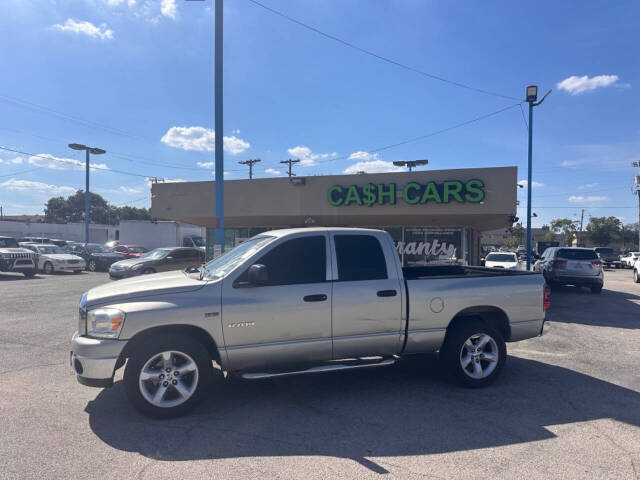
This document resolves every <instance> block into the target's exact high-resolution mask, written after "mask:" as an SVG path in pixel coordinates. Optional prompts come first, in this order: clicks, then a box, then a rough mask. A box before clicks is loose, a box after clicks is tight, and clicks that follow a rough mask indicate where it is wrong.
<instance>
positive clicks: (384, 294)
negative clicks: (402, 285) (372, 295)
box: [378, 290, 398, 297]
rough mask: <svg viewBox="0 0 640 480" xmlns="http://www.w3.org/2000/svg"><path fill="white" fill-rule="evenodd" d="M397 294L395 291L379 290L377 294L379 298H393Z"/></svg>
mask: <svg viewBox="0 0 640 480" xmlns="http://www.w3.org/2000/svg"><path fill="white" fill-rule="evenodd" d="M397 294H398V292H397V291H396V290H380V291H379V292H378V296H379V297H395V296H396V295H397Z"/></svg>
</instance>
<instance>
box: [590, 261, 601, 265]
mask: <svg viewBox="0 0 640 480" xmlns="http://www.w3.org/2000/svg"><path fill="white" fill-rule="evenodd" d="M591 265H597V266H601V265H602V262H601V261H600V260H591Z"/></svg>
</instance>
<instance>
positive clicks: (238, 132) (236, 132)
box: [231, 129, 240, 135]
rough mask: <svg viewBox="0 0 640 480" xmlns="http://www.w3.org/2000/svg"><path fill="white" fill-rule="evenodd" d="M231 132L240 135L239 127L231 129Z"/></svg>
mask: <svg viewBox="0 0 640 480" xmlns="http://www.w3.org/2000/svg"><path fill="white" fill-rule="evenodd" d="M231 133H232V134H234V135H240V129H235V130H231Z"/></svg>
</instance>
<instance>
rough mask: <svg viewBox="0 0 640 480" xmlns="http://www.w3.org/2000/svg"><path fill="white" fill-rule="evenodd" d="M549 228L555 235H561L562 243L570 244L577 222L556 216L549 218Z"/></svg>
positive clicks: (573, 237) (574, 234) (574, 236)
mask: <svg viewBox="0 0 640 480" xmlns="http://www.w3.org/2000/svg"><path fill="white" fill-rule="evenodd" d="M551 230H552V231H553V233H555V234H557V235H562V243H563V244H564V245H569V246H570V245H571V244H572V243H573V240H574V239H575V238H576V232H577V230H578V222H577V221H576V220H571V219H570V218H556V219H555V220H551Z"/></svg>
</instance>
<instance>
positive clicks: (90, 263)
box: [87, 260, 98, 272]
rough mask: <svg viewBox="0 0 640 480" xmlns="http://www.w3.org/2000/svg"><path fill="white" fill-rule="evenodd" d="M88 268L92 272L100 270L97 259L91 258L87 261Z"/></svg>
mask: <svg viewBox="0 0 640 480" xmlns="http://www.w3.org/2000/svg"><path fill="white" fill-rule="evenodd" d="M87 270H89V271H90V272H96V271H98V264H97V263H96V261H95V260H89V261H88V262H87Z"/></svg>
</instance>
